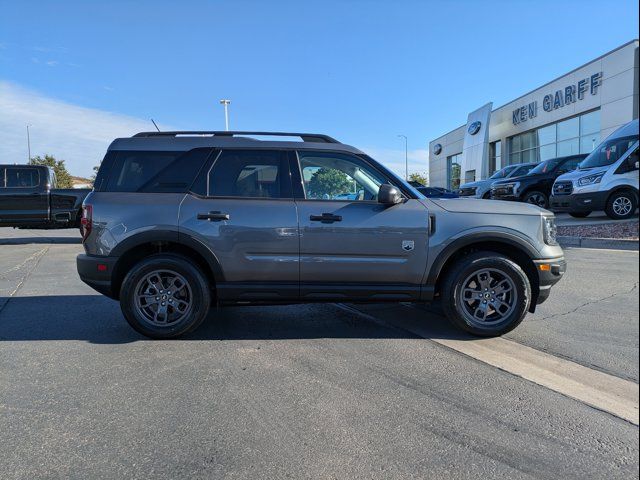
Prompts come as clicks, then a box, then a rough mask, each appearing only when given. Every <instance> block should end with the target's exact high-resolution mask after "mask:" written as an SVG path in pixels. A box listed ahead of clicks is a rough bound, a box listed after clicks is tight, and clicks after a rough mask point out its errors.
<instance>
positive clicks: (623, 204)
mask: <svg viewBox="0 0 640 480" xmlns="http://www.w3.org/2000/svg"><path fill="white" fill-rule="evenodd" d="M636 208H638V200H637V199H636V196H635V195H634V194H633V192H629V191H626V190H622V191H620V192H614V193H613V194H612V195H611V196H610V197H609V199H608V200H607V205H606V207H605V212H606V214H607V215H608V216H609V218H613V219H614V220H624V219H625V218H631V217H633V214H634V213H635V211H636Z"/></svg>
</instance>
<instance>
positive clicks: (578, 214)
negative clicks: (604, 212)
mask: <svg viewBox="0 0 640 480" xmlns="http://www.w3.org/2000/svg"><path fill="white" fill-rule="evenodd" d="M569 215H571V216H572V217H573V218H587V217H588V216H589V215H591V212H569Z"/></svg>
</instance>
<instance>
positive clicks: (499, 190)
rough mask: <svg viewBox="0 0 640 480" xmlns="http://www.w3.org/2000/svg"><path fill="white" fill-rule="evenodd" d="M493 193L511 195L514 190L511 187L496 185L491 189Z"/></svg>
mask: <svg viewBox="0 0 640 480" xmlns="http://www.w3.org/2000/svg"><path fill="white" fill-rule="evenodd" d="M491 194H492V195H511V194H513V190H512V189H511V187H494V188H492V189H491Z"/></svg>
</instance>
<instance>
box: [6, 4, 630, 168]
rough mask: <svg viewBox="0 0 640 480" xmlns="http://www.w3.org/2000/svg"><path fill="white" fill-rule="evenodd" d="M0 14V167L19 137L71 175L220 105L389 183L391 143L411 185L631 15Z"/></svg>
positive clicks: (626, 29)
mask: <svg viewBox="0 0 640 480" xmlns="http://www.w3.org/2000/svg"><path fill="white" fill-rule="evenodd" d="M0 11H2V14H1V15H0V162H2V161H10V162H13V161H22V160H21V158H22V157H25V158H26V140H25V138H24V137H25V133H24V132H25V125H26V124H27V123H31V124H32V125H33V126H32V127H31V130H32V133H33V144H32V150H33V153H34V154H42V153H45V152H48V153H52V154H54V155H56V156H58V157H60V158H67V159H68V163H69V165H70V167H71V169H72V170H73V172H72V173H78V174H85V175H86V174H89V173H90V172H91V166H92V165H94V164H96V163H98V162H99V160H100V157H101V155H102V153H101V152H104V149H105V148H106V146H107V145H108V143H109V141H110V140H111V139H112V138H113V136H114V135H128V134H131V133H134V131H135V130H137V129H152V125H151V123H150V122H148V119H149V118H150V117H153V118H154V119H156V121H157V122H158V123H160V124H161V125H162V126H166V127H171V128H177V129H223V128H224V117H223V113H222V107H221V106H220V105H219V104H218V100H219V99H220V98H230V99H231V100H232V104H231V127H232V129H238V130H251V129H258V130H290V131H310V132H323V133H328V134H330V135H332V136H334V137H336V138H338V139H340V140H342V141H344V142H347V143H351V144H354V145H356V146H358V147H360V148H363V149H365V150H367V151H369V152H371V153H372V154H374V155H376V157H377V158H378V159H379V160H380V161H383V162H384V163H386V164H388V165H390V166H392V168H394V169H396V170H398V171H401V170H402V167H401V165H402V164H403V155H404V151H403V148H404V147H403V144H402V140H401V139H400V138H398V137H397V135H398V134H405V135H407V136H408V138H409V149H410V159H411V170H412V171H426V170H427V153H426V146H427V142H428V141H429V140H430V139H433V138H434V137H437V136H439V135H440V134H442V133H445V132H447V131H449V130H451V129H453V128H455V127H457V126H459V125H461V124H463V123H464V122H465V121H466V117H467V114H468V112H469V111H471V110H473V109H475V108H477V107H479V106H481V105H483V104H485V103H487V102H489V101H493V102H494V106H499V105H501V104H503V103H505V102H507V101H509V100H512V99H513V98H515V97H517V96H519V95H521V94H523V93H526V92H527V91H529V90H531V89H533V88H535V87H538V86H540V85H541V84H543V83H546V82H547V81H549V80H551V79H553V78H554V77H556V76H559V75H562V74H563V73H565V72H567V71H569V70H571V69H573V68H575V67H577V66H580V65H581V64H583V63H585V62H587V61H589V60H591V59H593V58H595V57H597V56H599V55H601V54H603V53H606V52H607V51H609V50H611V49H613V48H615V47H617V46H619V45H621V44H623V43H625V42H627V41H629V40H631V39H634V38H637V37H638V6H637V2H635V1H608V0H607V1H605V0H601V1H599V2H592V1H585V0H582V1H566V2H565V1H549V2H547V1H536V2H529V1H527V2H524V1H523V2H520V1H508V2H507V1H505V2H502V1H494V2H491V1H484V2H478V1H449V2H437V1H421V2H413V1H359V2H354V1H328V0H327V1H322V2H312V1H309V2H303V1H299V2H278V1H254V2H249V1H225V2H223V1H209V2H199V1H182V2H164V1H148V2H119V1H113V0H112V1H103V2H96V1H77V2H76V1H66V2H32V1H28V0H22V1H19V2H18V1H10V0H0ZM3 118H4V120H3ZM94 125H95V127H94ZM110 135H111V136H110ZM63 137H64V138H63ZM14 157H15V158H14Z"/></svg>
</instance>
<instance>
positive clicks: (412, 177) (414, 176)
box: [409, 172, 429, 187]
mask: <svg viewBox="0 0 640 480" xmlns="http://www.w3.org/2000/svg"><path fill="white" fill-rule="evenodd" d="M409 181H411V182H418V183H421V184H422V185H424V186H425V187H428V186H429V174H427V173H426V172H425V173H419V172H413V173H411V174H409Z"/></svg>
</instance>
